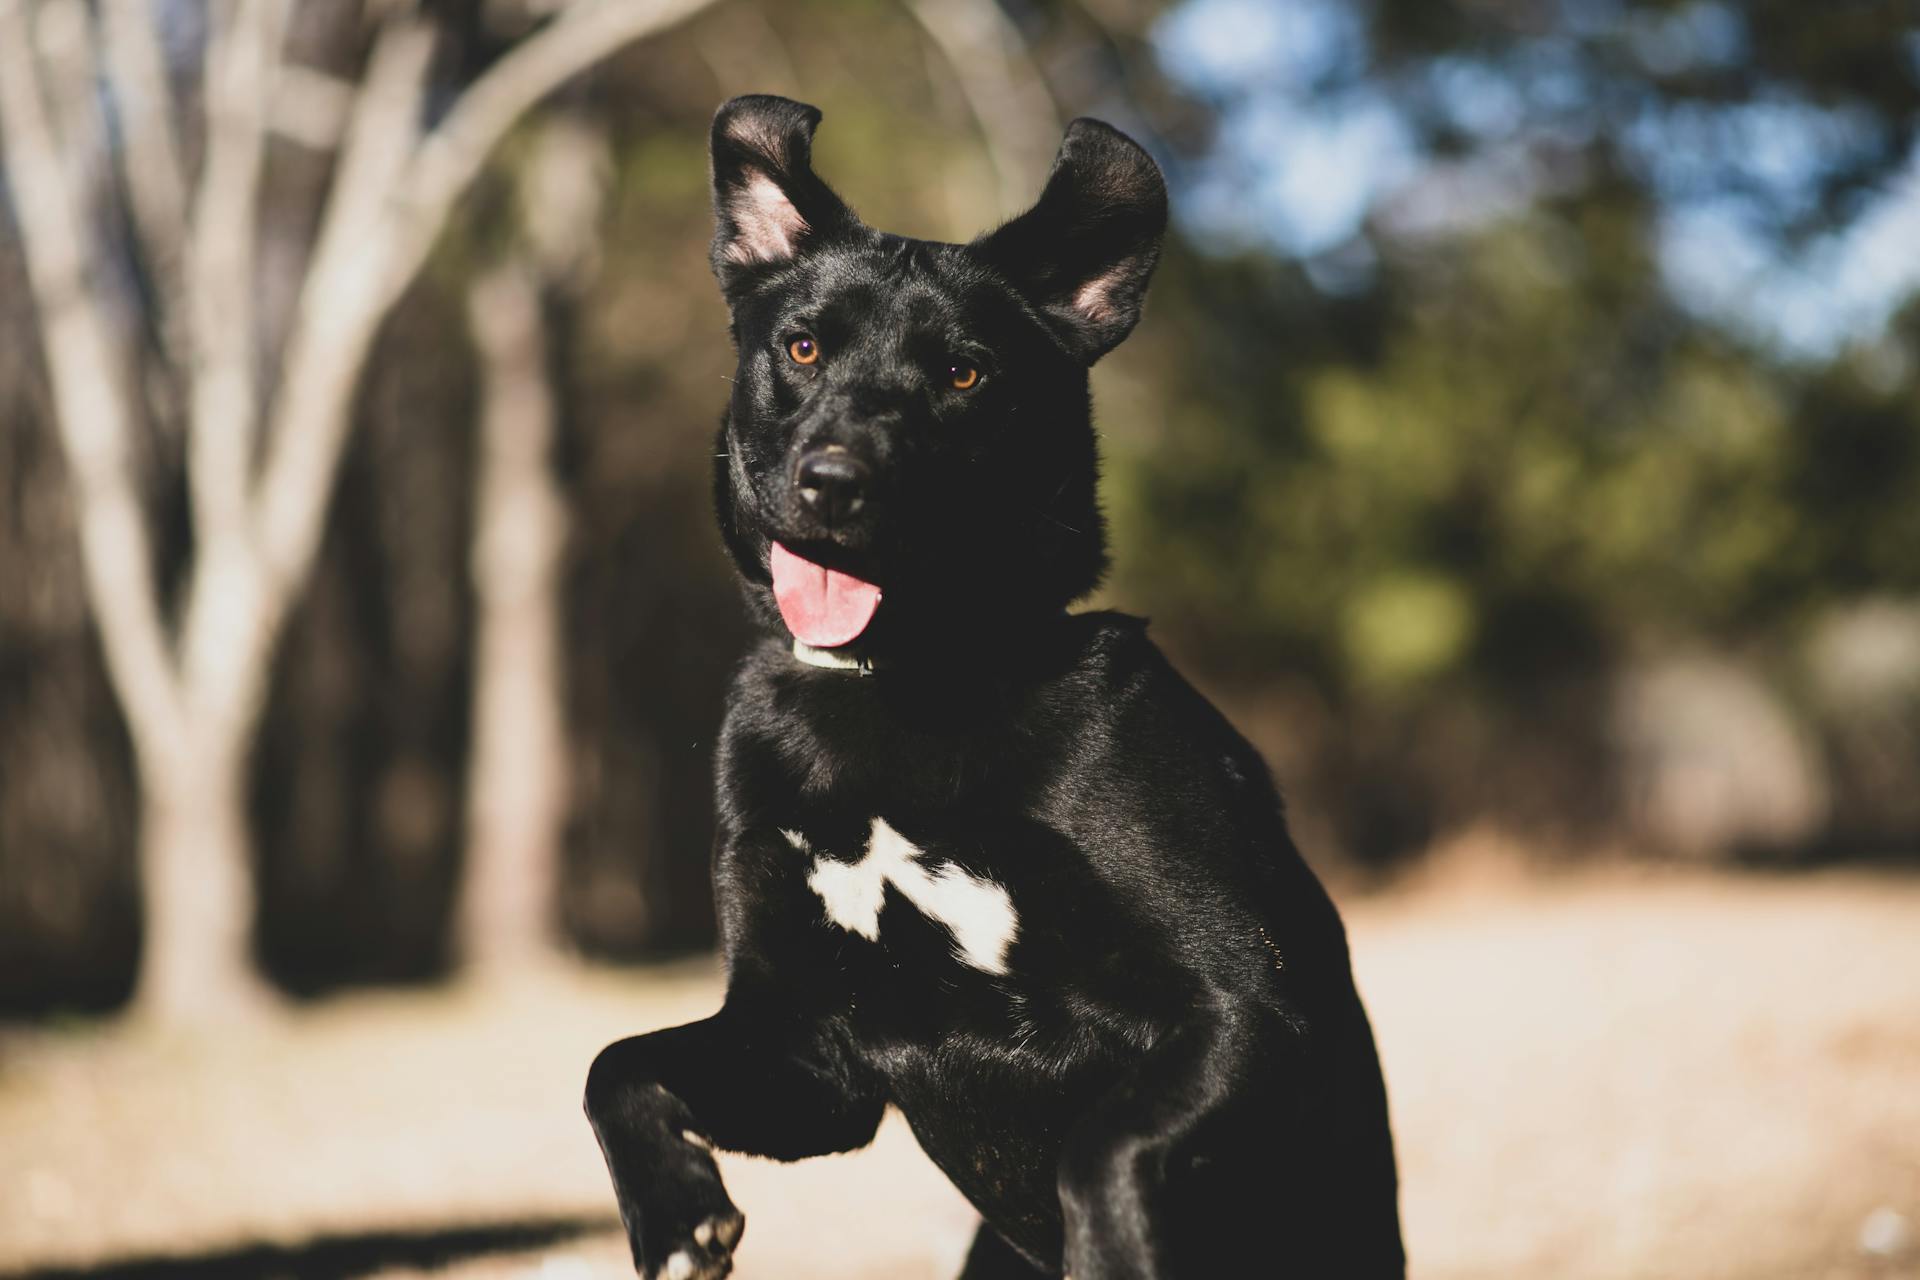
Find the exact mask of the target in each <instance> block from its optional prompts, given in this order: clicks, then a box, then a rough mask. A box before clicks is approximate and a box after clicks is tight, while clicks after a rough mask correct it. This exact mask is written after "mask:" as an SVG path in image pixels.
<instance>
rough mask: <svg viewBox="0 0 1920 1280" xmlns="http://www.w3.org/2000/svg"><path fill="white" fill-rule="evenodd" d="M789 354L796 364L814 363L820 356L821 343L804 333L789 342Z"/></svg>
mask: <svg viewBox="0 0 1920 1280" xmlns="http://www.w3.org/2000/svg"><path fill="white" fill-rule="evenodd" d="M787 354H788V355H789V356H792V357H793V362H794V363H795V364H812V363H813V362H814V361H816V360H818V359H819V358H820V344H819V343H817V342H815V341H814V340H813V339H812V338H809V337H808V336H807V335H806V334H804V333H803V334H801V335H800V336H799V337H797V338H795V339H794V340H793V341H791V342H789V343H788V344H787Z"/></svg>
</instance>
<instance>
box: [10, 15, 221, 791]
mask: <svg viewBox="0 0 1920 1280" xmlns="http://www.w3.org/2000/svg"><path fill="white" fill-rule="evenodd" d="M32 50H33V42H32V40H31V38H30V36H29V32H28V30H27V20H26V16H25V14H24V13H23V12H22V6H21V3H20V0H0V136H4V138H5V142H6V165H7V176H8V179H9V184H8V185H9V187H10V188H11V191H12V195H13V201H14V210H15V215H16V217H17V218H18V220H19V224H20V237H21V245H22V248H23V250H24V252H25V256H26V260H27V272H28V277H29V280H30V281H31V284H32V288H33V295H34V301H35V303H36V306H37V310H38V312H39V317H40V335H41V342H42V345H43V347H44V350H45V353H46V359H47V369H48V374H49V378H50V381H51V383H52V389H53V397H54V417H55V419H56V422H57V426H58V429H59V435H60V442H61V446H62V449H63V451H64V452H65V455H66V459H67V467H68V470H69V472H70V477H69V479H70V483H71V484H72V486H73V491H74V506H75V511H76V516H77V519H78V523H79V531H80V552H81V563H82V565H83V566H84V568H85V572H86V576H87V591H88V596H89V598H90V599H91V601H92V604H93V609H94V616H95V619H96V621H97V623H98V625H99V628H100V639H101V645H102V648H103V649H104V650H105V653H106V661H107V672H108V675H109V678H110V679H111V680H112V681H113V685H114V689H115V691H116V692H117V694H118V695H119V698H120V705H121V706H122V707H123V708H124V709H125V711H126V715H127V721H128V727H129V730H130V732H131V733H132V735H133V737H134V740H135V742H136V744H137V745H138V748H139V758H140V762H141V765H142V768H143V769H145V770H147V771H149V772H150V773H151V771H153V770H157V769H160V768H162V767H164V766H165V765H166V763H167V762H169V761H171V760H173V759H176V758H177V756H178V754H179V749H180V748H181V746H182V744H183V743H184V730H185V727H186V721H185V717H184V716H183V714H182V707H181V702H180V696H179V690H178V686H177V682H176V680H175V677H174V672H173V668H172V662H171V658H170V654H169V652H168V644H167V637H166V629H165V627H164V625H163V623H162V622H161V618H160V607H159V592H158V589H157V585H156V583H155V581H154V577H153V558H152V548H151V547H150V546H149V544H148V539H147V529H146V524H145V517H144V513H143V512H142V511H141V508H140V501H139V498H138V496H137V493H136V491H135V486H134V483H133V477H132V474H131V473H132V459H131V456H130V452H131V450H130V441H131V418H132V410H131V402H130V400H129V398H128V396H127V391H126V384H125V380H124V377H123V374H124V369H125V365H124V363H123V360H122V359H121V353H120V352H119V351H118V349H117V343H116V342H115V339H114V334H113V329H112V325H111V323H110V321H109V318H108V315H107V308H106V305H105V303H104V302H103V300H102V298H101V295H100V293H99V291H98V289H97V288H96V286H95V283H94V281H93V280H92V279H91V278H90V276H89V273H88V264H89V263H90V262H94V261H97V260H98V257H99V254H98V252H97V246H95V245H92V244H90V243H87V241H86V238H85V232H84V230H83V229H84V228H85V227H86V226H87V225H88V222H87V219H86V217H85V215H84V214H83V212H82V210H81V208H80V201H79V199H78V196H77V193H76V192H75V191H74V189H73V187H72V184H71V180H70V177H69V175H68V173H67V171H66V169H65V167H64V166H63V165H62V164H61V160H60V147H59V144H58V142H57V141H56V140H55V136H54V133H53V129H52V127H51V125H50V123H49V120H48V115H47V109H46V105H45V102H44V101H43V99H42V96H41V95H42V85H41V82H40V72H39V67H38V66H37V65H36V63H35V61H34V57H33V53H32ZM69 91H70V92H75V93H78V94H80V95H86V94H89V93H91V92H92V85H91V84H89V83H82V84H79V85H77V86H71V87H70V89H69Z"/></svg>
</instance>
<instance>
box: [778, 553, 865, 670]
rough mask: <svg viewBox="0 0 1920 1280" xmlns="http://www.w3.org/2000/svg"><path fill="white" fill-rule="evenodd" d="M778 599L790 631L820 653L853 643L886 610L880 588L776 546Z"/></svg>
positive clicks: (781, 612)
mask: <svg viewBox="0 0 1920 1280" xmlns="http://www.w3.org/2000/svg"><path fill="white" fill-rule="evenodd" d="M767 567H768V569H769V570H770V571H771V572H772V574H773V599H774V603H775V604H777V605H779V606H780V617H781V620H782V621H784V622H785V623H786V624H787V630H789V631H791V632H793V634H794V637H795V638H796V639H798V640H799V641H800V642H801V643H803V644H810V645H812V646H813V647H814V648H816V649H837V648H839V647H840V646H841V645H847V644H852V643H853V642H854V641H855V640H857V639H859V638H860V634H861V633H862V632H864V631H865V630H866V629H867V627H868V626H869V625H870V624H871V623H872V622H873V615H874V613H875V612H876V611H877V610H878V609H879V608H880V588H879V587H877V586H875V585H874V584H873V583H871V582H866V581H864V580H862V579H860V578H856V577H854V576H853V575H852V574H850V573H843V572H841V571H840V570H838V569H829V568H827V567H826V566H825V565H823V564H815V563H814V562H813V561H811V560H809V559H807V558H806V557H805V556H801V555H798V554H796V553H795V552H793V551H789V550H788V549H787V548H786V546H784V545H783V544H781V543H779V542H775V543H773V544H772V553H771V555H770V556H769V557H768V562H767Z"/></svg>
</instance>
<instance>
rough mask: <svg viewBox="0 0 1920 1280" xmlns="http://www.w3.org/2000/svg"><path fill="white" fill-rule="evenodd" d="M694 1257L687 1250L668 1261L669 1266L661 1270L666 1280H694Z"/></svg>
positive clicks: (681, 1251)
mask: <svg viewBox="0 0 1920 1280" xmlns="http://www.w3.org/2000/svg"><path fill="white" fill-rule="evenodd" d="M693 1268H694V1261H693V1255H692V1254H690V1253H688V1252H687V1251H686V1250H685V1249H682V1250H680V1251H679V1252H677V1253H675V1254H674V1255H673V1256H672V1257H670V1258H668V1259H667V1265H666V1266H664V1267H662V1268H661V1269H660V1274H661V1275H663V1276H665V1277H666V1280H693Z"/></svg>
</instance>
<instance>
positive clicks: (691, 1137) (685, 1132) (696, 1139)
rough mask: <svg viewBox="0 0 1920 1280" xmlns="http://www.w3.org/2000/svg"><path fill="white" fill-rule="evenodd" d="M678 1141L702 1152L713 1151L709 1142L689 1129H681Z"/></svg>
mask: <svg viewBox="0 0 1920 1280" xmlns="http://www.w3.org/2000/svg"><path fill="white" fill-rule="evenodd" d="M680 1140H681V1141H682V1142H688V1143H691V1144H692V1145H694V1146H696V1147H698V1148H700V1149H701V1150H702V1151H711V1150H713V1144H712V1143H711V1142H708V1141H707V1140H706V1139H705V1138H703V1137H701V1136H700V1135H699V1134H697V1133H695V1132H694V1131H693V1130H691V1129H682V1130H681V1131H680Z"/></svg>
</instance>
